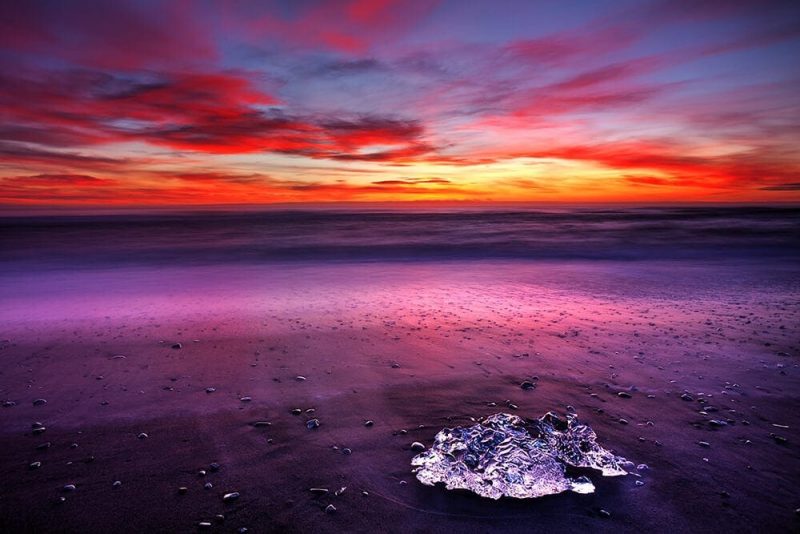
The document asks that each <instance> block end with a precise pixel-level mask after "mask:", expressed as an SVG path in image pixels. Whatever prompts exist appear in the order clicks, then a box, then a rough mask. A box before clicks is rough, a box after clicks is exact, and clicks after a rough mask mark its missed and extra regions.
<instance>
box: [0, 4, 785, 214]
mask: <svg viewBox="0 0 800 534" xmlns="http://www.w3.org/2000/svg"><path fill="white" fill-rule="evenodd" d="M798 58H800V3H799V2H797V1H788V2H777V1H776V2H769V1H763V0H762V1H748V0H708V1H699V0H673V1H665V0H653V1H642V0H637V1H628V0H614V1H607V2H606V1H600V0H587V1H572V0H562V1H557V2H556V1H548V2H544V1H534V0H492V1H469V0H456V1H450V0H441V1H436V0H341V1H340V0H331V1H310V0H287V1H252V2H247V1H235V0H219V1H186V0H176V1H168V0H164V1H136V2H133V1H122V0H115V1H114V2H107V1H102V0H101V1H84V0H73V1H70V2H63V1H39V0H30V1H20V2H12V1H8V2H0V206H5V207H8V206H12V207H20V206H23V207H25V206H31V207H59V206H61V207H81V206H200V205H220V204H223V205H228V204H232V205H235V204H248V205H252V204H255V205H259V204H270V203H286V202H303V203H321V202H343V201H347V202H354V201H361V202H400V201H439V202H445V201H446V202H505V201H519V202H550V201H557V202H672V201H675V202H677V201H680V202H693V201H697V202H766V203H771V202H775V203H777V202H785V201H800V151H798V146H800V59H798Z"/></svg>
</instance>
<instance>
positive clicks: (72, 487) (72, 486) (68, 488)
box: [61, 484, 76, 491]
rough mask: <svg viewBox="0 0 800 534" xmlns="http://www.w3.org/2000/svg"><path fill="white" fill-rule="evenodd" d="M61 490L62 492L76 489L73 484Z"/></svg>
mask: <svg viewBox="0 0 800 534" xmlns="http://www.w3.org/2000/svg"><path fill="white" fill-rule="evenodd" d="M61 489H62V490H64V491H75V489H76V488H75V484H67V485H65V486H64V487H63V488H61Z"/></svg>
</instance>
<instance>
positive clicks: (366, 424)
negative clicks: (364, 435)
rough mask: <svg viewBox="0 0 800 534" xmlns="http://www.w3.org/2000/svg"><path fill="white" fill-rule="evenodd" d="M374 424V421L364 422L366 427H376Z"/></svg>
mask: <svg viewBox="0 0 800 534" xmlns="http://www.w3.org/2000/svg"><path fill="white" fill-rule="evenodd" d="M374 424H375V422H374V421H371V420H368V421H364V426H372V425H374Z"/></svg>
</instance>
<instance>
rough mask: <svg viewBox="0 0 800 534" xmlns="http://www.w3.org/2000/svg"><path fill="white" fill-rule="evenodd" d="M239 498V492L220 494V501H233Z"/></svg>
mask: <svg viewBox="0 0 800 534" xmlns="http://www.w3.org/2000/svg"><path fill="white" fill-rule="evenodd" d="M238 498H239V492H238V491H233V492H231V493H226V494H225V495H223V496H222V502H233V501H235V500H236V499H238Z"/></svg>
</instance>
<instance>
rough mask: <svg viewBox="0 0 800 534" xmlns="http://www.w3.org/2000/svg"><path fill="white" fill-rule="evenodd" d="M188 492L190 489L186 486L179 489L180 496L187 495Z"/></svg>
mask: <svg viewBox="0 0 800 534" xmlns="http://www.w3.org/2000/svg"><path fill="white" fill-rule="evenodd" d="M188 491H189V488H187V487H186V486H181V487H180V488H178V495H186V493H187V492H188Z"/></svg>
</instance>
